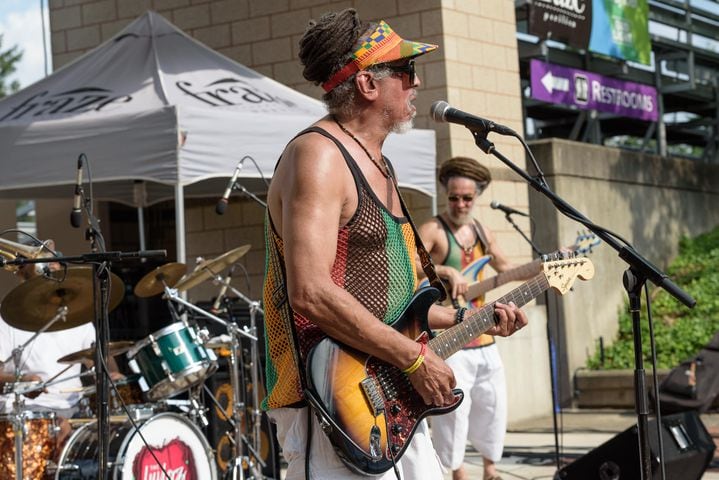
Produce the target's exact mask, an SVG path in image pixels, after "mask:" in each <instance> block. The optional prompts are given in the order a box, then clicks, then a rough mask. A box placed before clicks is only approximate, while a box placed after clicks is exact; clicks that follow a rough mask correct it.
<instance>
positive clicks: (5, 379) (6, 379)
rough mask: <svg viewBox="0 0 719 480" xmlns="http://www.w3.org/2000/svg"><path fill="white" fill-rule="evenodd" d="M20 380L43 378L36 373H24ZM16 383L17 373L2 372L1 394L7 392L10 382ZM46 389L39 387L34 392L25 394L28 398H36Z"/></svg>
mask: <svg viewBox="0 0 719 480" xmlns="http://www.w3.org/2000/svg"><path fill="white" fill-rule="evenodd" d="M17 381H18V382H41V381H42V378H40V377H39V376H38V375H36V374H34V373H23V374H21V375H20V378H18V380H17ZM13 383H15V375H14V374H12V373H6V372H0V394H3V393H5V387H6V386H7V385H8V384H13ZM45 391H46V390H45V389H38V390H34V391H32V392H27V393H25V394H24V395H25V396H26V397H28V398H35V397H37V396H38V395H40V394H41V393H43V392H45Z"/></svg>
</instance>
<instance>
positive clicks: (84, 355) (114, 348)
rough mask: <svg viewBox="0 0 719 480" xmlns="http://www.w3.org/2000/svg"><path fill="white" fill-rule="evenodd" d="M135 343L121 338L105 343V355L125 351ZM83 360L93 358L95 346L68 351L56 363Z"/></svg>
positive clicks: (113, 354)
mask: <svg viewBox="0 0 719 480" xmlns="http://www.w3.org/2000/svg"><path fill="white" fill-rule="evenodd" d="M133 345H135V342H130V341H127V340H123V341H121V342H109V343H108V344H107V355H108V356H110V357H114V356H115V355H120V354H121V353H125V352H127V351H128V350H130V349H131V348H132V346H133ZM84 360H91V361H94V360H95V347H90V348H86V349H84V350H78V351H77V352H72V353H68V354H67V355H65V356H64V357H61V358H58V359H57V363H77V362H82V361H84Z"/></svg>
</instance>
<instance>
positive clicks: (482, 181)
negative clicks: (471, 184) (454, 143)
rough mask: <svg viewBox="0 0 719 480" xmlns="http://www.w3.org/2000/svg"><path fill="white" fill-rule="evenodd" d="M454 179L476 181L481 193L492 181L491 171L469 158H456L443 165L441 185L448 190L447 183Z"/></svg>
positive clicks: (441, 168) (440, 177)
mask: <svg viewBox="0 0 719 480" xmlns="http://www.w3.org/2000/svg"><path fill="white" fill-rule="evenodd" d="M452 177H465V178H469V179H470V180H474V181H475V182H477V189H478V190H480V191H481V190H484V189H485V188H486V187H487V185H489V182H491V181H492V175H491V174H490V173H489V169H488V168H487V167H485V166H484V165H482V164H480V163H479V162H478V161H476V160H475V159H473V158H469V157H454V158H451V159H449V160H447V161H446V162H444V163H443V164H442V166H441V167H440V168H439V183H441V184H442V186H443V187H445V188H447V183H448V182H449V179H450V178H452Z"/></svg>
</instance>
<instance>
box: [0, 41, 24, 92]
mask: <svg viewBox="0 0 719 480" xmlns="http://www.w3.org/2000/svg"><path fill="white" fill-rule="evenodd" d="M2 40H3V36H2V35H0V98H2V97H4V96H6V95H9V94H11V93H15V92H17V91H18V90H20V82H18V81H17V80H13V81H12V82H10V84H9V85H8V84H7V83H6V82H7V77H8V75H12V74H13V73H15V70H16V67H15V64H17V62H19V61H20V59H21V58H22V51H20V50H19V49H18V47H17V45H15V46H14V47H12V48H11V49H10V50H7V51H3V49H2Z"/></svg>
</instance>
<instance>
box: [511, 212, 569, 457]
mask: <svg viewBox="0 0 719 480" xmlns="http://www.w3.org/2000/svg"><path fill="white" fill-rule="evenodd" d="M504 218H505V220H507V221H508V222H509V224H510V225H512V227H513V228H514V229H515V230H516V231H517V232H518V233H519V234H520V235H521V236H522V238H524V239H525V240H526V241H527V243H529V246H530V247H532V251H533V252H534V253H536V254H537V255H538V256H539V257H541V256H542V255H544V253H543V252H542V251H541V250H539V248H538V247H537V244H535V243H534V241H533V240H532V239H531V238H529V237H528V236H527V235H525V233H524V232H523V231H522V229H521V228H519V225H517V223H516V222H515V221H514V220H513V219H512V214H511V213H510V212H507V213H505V214H504ZM544 307H545V310H546V312H547V346H548V348H549V381H550V389H551V392H552V426H553V427H554V462H555V464H556V466H557V470H559V468H560V463H559V462H560V461H559V426H558V422H557V411H558V410H559V399H558V398H557V395H558V392H557V378H556V369H557V363H556V362H557V359H556V348H555V344H554V339H553V337H552V329H551V326H550V318H549V291H548V290H545V291H544Z"/></svg>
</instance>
